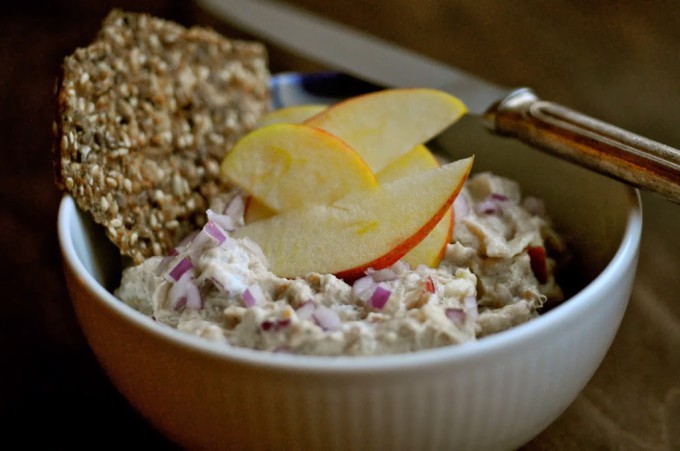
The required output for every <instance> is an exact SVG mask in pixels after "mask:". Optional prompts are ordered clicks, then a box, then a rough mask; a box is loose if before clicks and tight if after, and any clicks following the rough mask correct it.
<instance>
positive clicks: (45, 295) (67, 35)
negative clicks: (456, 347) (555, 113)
mask: <svg viewBox="0 0 680 451" xmlns="http://www.w3.org/2000/svg"><path fill="white" fill-rule="evenodd" d="M294 3H296V4H299V5H301V6H303V7H306V8H309V9H310V10H313V11H316V12H319V13H322V14H325V15H327V16H329V17H332V18H335V19H336V20H340V21H344V22H346V23H347V24H350V25H353V26H356V27H359V28H362V29H364V30H366V31H369V32H371V33H374V34H376V35H379V36H381V37H383V38H387V39H390V40H393V41H395V42H397V43H399V44H401V45H404V46H407V47H410V48H411V49H413V50H416V51H418V52H421V53H424V54H427V55H429V56H431V57H434V58H438V59H440V60H443V61H445V62H448V63H451V64H455V65H457V66H459V67H460V68H463V69H465V70H468V71H470V72H472V73H475V74H477V75H480V76H482V77H485V78H488V79H490V80H493V81H495V82H497V83H502V84H506V85H529V86H531V87H533V88H535V90H536V91H537V92H538V93H539V94H540V95H541V96H542V97H544V98H547V99H551V100H556V101H559V102H562V103H564V104H566V105H568V106H571V107H574V108H576V109H579V110H581V111H584V112H586V113H589V114H591V115H593V116H596V117H599V118H601V119H605V120H607V121H610V122H612V123H614V124H617V125H620V126H623V127H625V128H628V129H631V130H633V131H636V132H638V133H641V134H643V135H646V136H648V137H650V138H653V139H656V140H659V141H662V142H665V143H667V144H670V145H673V146H676V147H680V127H679V126H678V125H677V123H678V120H677V118H678V116H679V113H680V2H677V1H656V2H653V1H644V0H639V1H629V2H626V3H625V4H624V3H623V2H612V1H603V2H589V1H583V0H580V1H579V0H553V1H538V0H524V1H522V2H511V1H492V0H476V1H462V0H439V1H437V0H418V1H414V0H333V1H325V2H319V1H318V0H317V1H312V0H297V1H295V2H294ZM113 6H120V7H123V8H127V9H131V10H136V11H148V12H152V13H154V14H156V15H159V16H163V17H166V18H169V19H174V20H177V21H179V22H181V23H184V24H186V25H193V24H212V25H215V26H219V25H218V24H217V23H215V22H214V21H213V20H212V19H211V18H210V17H208V16H207V15H205V14H203V13H202V12H201V11H200V10H198V9H197V8H196V7H195V6H194V5H193V4H192V3H191V2H184V1H172V0H165V1H164V0H153V1H143V2H133V1H131V0H127V1H120V2H111V1H103V2H88V1H86V0H80V1H78V0H71V1H54V2H38V1H31V0H25V1H23V2H12V3H11V5H10V6H7V5H3V6H2V7H0V8H2V9H1V10H0V11H2V15H1V16H0V95H1V96H2V103H1V104H0V143H1V147H0V152H2V154H1V155H2V159H0V280H1V282H0V286H1V287H2V291H3V293H4V296H3V299H2V305H1V307H0V331H1V332H0V387H1V388H0V431H3V433H2V436H3V437H2V440H3V442H9V441H11V440H12V439H14V438H16V439H18V440H21V443H23V444H25V445H30V444H42V445H49V446H50V447H51V448H56V449H63V448H69V449H70V448H73V447H76V446H79V445H80V446H88V445H94V443H100V444H104V445H105V446H107V447H108V446H110V447H114V446H125V445H130V444H133V443H135V444H146V445H154V446H155V447H156V448H163V447H165V448H172V446H171V445H170V444H168V443H167V442H165V441H164V439H163V438H162V437H160V436H159V435H158V434H157V433H156V432H154V431H153V430H152V429H151V428H149V427H148V426H147V425H146V423H145V422H144V421H143V420H142V419H141V418H140V417H139V416H138V415H137V414H136V413H135V412H134V411H133V410H132V409H131V408H130V407H129V406H128V404H127V403H126V402H125V401H124V400H123V399H122V398H121V397H120V395H118V394H117V392H116V391H115V390H114V389H113V388H112V386H111V385H110V384H109V382H108V380H107V379H106V377H105V376H104V375H103V373H102V371H101V370H100V368H99V366H98V365H97V363H96V361H95V360H94V358H93V356H92V355H91V353H90V351H89V348H88V347H87V344H86V342H85V341H84V339H83V337H82V336H81V334H80V332H79V329H78V325H77V323H76V320H75V317H74V316H73V312H72V310H71V307H70V304H69V301H68V297H67V293H66V291H65V287H64V282H63V277H62V273H61V266H60V260H59V249H58V244H57V241H56V233H55V220H56V211H57V207H58V202H59V198H60V193H59V192H58V191H57V190H56V188H55V187H54V184H53V178H52V172H51V163H50V155H49V149H50V145H51V136H50V129H51V125H50V124H51V120H52V115H53V107H54V104H53V97H52V87H53V80H54V77H55V75H56V73H57V70H58V67H59V64H60V61H61V59H62V58H63V57H64V56H65V55H66V54H68V53H70V52H72V51H73V50H74V49H75V47H77V46H82V45H86V44H87V43H88V41H89V40H90V39H91V38H92V37H93V35H94V34H95V32H96V31H97V29H98V27H99V23H100V21H101V19H102V18H103V17H104V16H105V15H106V13H107V12H108V11H109V9H110V8H111V7H113ZM219 29H220V30H222V31H224V32H226V33H229V34H233V35H234V36H236V35H239V34H238V33H237V32H236V31H235V30H231V29H227V28H222V27H219ZM271 57H272V58H271V68H272V71H274V72H277V71H282V70H315V69H320V67H319V66H317V65H315V64H313V63H310V62H307V61H303V60H300V59H298V58H293V57H291V56H290V55H288V54H286V53H283V52H281V51H280V50H279V49H277V48H276V47H274V46H272V47H271ZM643 200H644V203H645V233H644V237H643V239H644V247H643V250H642V252H641V261H640V271H639V274H638V278H637V280H636V284H635V289H634V295H633V299H632V301H631V306H630V308H629V310H628V312H627V314H626V318H625V319H624V323H623V325H622V328H621V331H620V333H619V335H618V336H617V339H616V341H615V343H614V345H613V347H612V349H611V351H610V353H609V354H608V356H607V358H606V359H605V362H604V363H603V365H602V367H601V368H600V370H599V371H598V373H597V374H596V375H595V377H594V378H593V380H592V381H591V383H590V384H589V385H588V386H587V387H586V389H585V390H584V392H583V394H582V395H581V396H580V397H579V398H578V400H577V401H576V402H575V403H574V404H573V405H572V406H571V407H570V408H569V409H568V410H567V411H566V412H565V413H564V414H563V415H562V417H561V418H560V419H559V420H558V421H557V422H556V423H554V424H553V425H552V426H551V427H549V428H548V429H547V430H546V431H545V432H543V433H542V434H541V435H540V436H539V437H537V438H536V439H535V440H533V441H532V442H531V443H529V444H528V445H527V446H526V447H525V448H526V449H529V450H543V449H546V450H547V449H622V450H629V449H630V450H637V449H641V450H662V449H680V302H679V301H678V298H677V295H678V293H680V238H679V237H678V232H680V227H679V226H678V225H679V224H680V207H679V206H677V205H674V204H671V203H669V202H667V201H664V200H662V199H659V198H657V197H656V196H653V195H647V194H645V195H644V196H643ZM583 345H584V346H587V343H584V344H583ZM93 440H96V441H97V442H93Z"/></svg>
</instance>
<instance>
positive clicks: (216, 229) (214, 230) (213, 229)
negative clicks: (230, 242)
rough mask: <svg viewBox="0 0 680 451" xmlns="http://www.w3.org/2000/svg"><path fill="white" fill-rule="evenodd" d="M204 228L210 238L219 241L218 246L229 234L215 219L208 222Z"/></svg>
mask: <svg viewBox="0 0 680 451" xmlns="http://www.w3.org/2000/svg"><path fill="white" fill-rule="evenodd" d="M203 230H204V231H205V233H207V234H208V236H209V237H210V238H212V239H214V240H215V241H216V242H217V245H218V246H219V245H220V244H222V243H224V240H226V239H227V234H226V233H225V232H224V230H222V228H221V227H220V226H219V225H217V223H215V222H213V221H208V222H206V224H205V225H204V226H203Z"/></svg>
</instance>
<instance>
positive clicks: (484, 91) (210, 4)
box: [197, 0, 680, 203]
mask: <svg viewBox="0 0 680 451" xmlns="http://www.w3.org/2000/svg"><path fill="white" fill-rule="evenodd" d="M197 3H198V4H199V5H200V6H201V7H203V8H204V9H205V10H207V11H209V12H210V13H212V14H213V15H215V16H216V17H218V18H220V19H222V20H225V21H227V22H228V23H230V24H231V25H232V26H234V27H236V28H239V29H241V30H243V31H246V32H249V33H251V34H254V35H256V36H259V37H261V38H262V39H264V40H267V41H270V42H272V43H274V44H276V45H278V46H281V47H282V48H286V49H288V50H290V51H292V52H293V53H296V54H298V55H300V56H303V57H306V58H309V59H311V60H313V61H316V62H319V63H322V64H324V65H327V66H328V67H330V68H334V69H337V70H340V71H342V72H345V73H347V74H350V75H354V76H356V77H359V78H362V79H364V80H366V81H370V82H373V83H376V84H378V85H380V86H385V87H414V86H421V87H430V88H436V89H441V90H444V91H447V92H449V93H451V94H453V95H455V96H456V97H458V98H460V99H461V100H462V101H463V102H464V103H465V104H466V106H467V107H468V110H469V112H470V113H471V114H477V115H479V116H480V117H482V118H483V119H484V123H485V124H486V125H487V126H488V128H489V129H490V130H492V131H493V132H495V133H497V134H499V135H504V136H509V137H513V138H515V139H518V140H520V141H522V142H524V143H526V144H529V145H531V146H533V147H536V148H538V149H541V150H543V151H546V152H548V153H551V154H553V155H556V156H558V157H561V158H563V159H566V160H568V161H571V162H573V163H576V164H580V165H581V166H584V167H587V168H589V169H591V170H594V171H597V172H599V173H601V174H605V175H607V176H610V177H613V178H615V179H617V180H619V181H622V182H625V183H628V184H630V185H632V186H635V187H637V188H640V189H644V190H648V191H652V192H656V193H658V194H661V195H662V196H665V197H666V198H668V199H670V200H671V201H673V202H676V203H680V150H678V149H675V148H673V147H670V146H667V145H664V144H661V143H658V142H656V141H652V140H650V139H647V138H644V137H642V136H639V135H636V134H634V133H631V132H629V131H626V130H623V129H621V128H619V127H616V126H613V125H611V124H608V123H606V122H603V121H600V120H597V119H594V118H592V117H589V116H587V115H585V114H582V113H579V112H577V111H574V110H572V109H569V108H567V107H564V106H562V105H559V104H557V103H554V102H549V101H545V100H541V99H539V98H538V97H537V96H536V94H535V93H534V92H533V91H532V90H531V89H529V88H518V89H508V88H504V87H501V86H497V85H495V84H492V83H489V82H487V81H485V80H482V79H480V78H478V77H475V76H473V75H471V74H468V73H465V72H463V71H461V70H459V69H456V68H454V67H451V66H448V65H445V64H443V63H441V62H439V61H436V60H433V59H430V58H427V57H425V56H422V55H419V54H417V53H415V52H412V51H409V50H407V49H404V48H400V47H398V46H396V45H394V44H391V43H389V42H387V41H384V40H381V39H379V38H377V37H374V36H371V35H369V34H366V33H364V32H361V31H358V30H355V29H352V28H350V27H347V26H345V25H343V24H339V23H335V22H333V21H330V20H328V19H326V18H324V17H320V16H318V15H315V14H312V13H310V12H307V11H304V10H302V9H299V8H296V7H293V6H291V5H288V4H285V3H283V2H279V1H273V0H197Z"/></svg>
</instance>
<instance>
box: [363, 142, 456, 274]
mask: <svg viewBox="0 0 680 451" xmlns="http://www.w3.org/2000/svg"><path fill="white" fill-rule="evenodd" d="M436 167H439V162H438V161H437V159H436V158H435V156H434V155H432V153H431V152H430V151H429V150H428V149H427V147H425V146H424V145H422V144H421V145H418V146H416V147H414V148H413V149H412V150H410V151H408V152H406V153H405V154H403V155H402V156H401V157H399V158H397V159H396V160H394V161H392V163H390V164H389V165H387V166H386V167H385V168H384V169H383V170H382V171H380V172H379V173H377V174H376V178H377V179H378V183H380V184H383V183H388V182H391V181H393V180H398V179H401V178H404V177H408V176H409V175H411V174H416V173H418V172H423V171H427V170H428V169H432V168H436ZM452 235H453V208H450V209H449V210H448V211H447V212H446V214H445V215H444V217H443V218H442V219H441V220H440V221H439V223H438V224H437V225H436V226H435V228H434V229H432V231H431V232H430V234H429V235H427V236H426V237H425V239H423V241H421V242H420V243H418V245H417V246H416V247H414V248H413V249H411V250H410V251H409V252H408V253H407V254H406V255H404V258H403V260H405V261H406V262H407V263H408V264H409V265H410V266H411V268H415V267H417V266H418V265H421V264H422V265H427V266H430V267H432V268H435V267H437V265H439V262H441V260H442V258H444V253H445V252H446V245H447V244H449V243H450V242H451V236H452Z"/></svg>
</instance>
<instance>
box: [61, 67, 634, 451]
mask: <svg viewBox="0 0 680 451" xmlns="http://www.w3.org/2000/svg"><path fill="white" fill-rule="evenodd" d="M343 80H344V79H342V77H340V78H337V77H334V76H333V75H317V76H315V77H311V78H310V77H300V76H297V75H291V74H288V75H284V76H279V77H277V78H276V80H275V83H274V87H275V102H276V104H277V105H278V106H280V105H286V104H292V103H304V102H311V101H328V100H329V99H328V98H326V97H327V96H335V95H340V96H342V95H346V94H350V93H351V92H350V91H345V92H340V93H339V94H338V92H339V91H337V89H339V87H343V88H346V87H347V83H346V80H344V81H343ZM310 87H311V88H310ZM352 89H356V86H354V87H353V88H352ZM310 90H311V91H313V92H310ZM319 96H321V97H319ZM434 144H436V145H437V146H439V147H441V148H444V149H450V150H451V152H452V154H453V155H454V158H455V157H462V156H467V155H469V154H472V153H474V154H475V155H476V161H475V170H477V171H479V170H486V169H490V170H493V171H495V172H497V173H499V174H501V175H506V176H509V177H513V178H515V179H517V180H519V181H520V182H521V184H522V186H523V188H524V191H525V192H526V193H531V194H537V195H540V196H542V197H543V198H544V199H545V200H546V202H547V206H548V209H549V212H550V214H551V215H552V216H553V217H554V219H555V222H556V224H557V226H558V229H560V230H561V231H562V232H563V233H564V234H565V235H566V237H567V238H568V240H569V242H570V245H571V246H572V249H573V251H574V253H575V258H576V260H575V261H576V263H577V264H578V268H579V269H580V270H581V273H582V276H583V282H582V283H581V285H579V286H577V287H576V290H577V293H576V294H574V295H573V296H572V297H571V298H570V299H569V300H568V301H567V302H565V303H564V304H562V305H561V306H559V307H557V308H555V309H553V310H551V311H549V312H547V313H545V314H544V315H542V316H541V317H539V318H536V319H535V320H533V321H530V322H529V323H526V324H523V325H520V326H518V327H515V328H514V329H511V330H508V331H505V332H502V333H499V334H497V335H494V336H489V337H486V338H484V339H481V340H479V341H477V342H474V343H470V344H466V345H463V346H458V347H447V348H440V349H434V350H428V351H422V352H418V353H413V354H403V355H392V356H381V357H348V358H323V357H303V356H291V355H285V354H277V355H272V354H269V353H264V352H258V351H252V350H247V349H228V348H226V347H224V346H220V345H218V344H214V343H209V342H207V341H203V340H201V339H200V338H197V337H193V336H188V335H185V334H183V333H181V332H178V331H176V330H172V329H169V328H167V327H164V326H161V325H159V324H156V323H155V322H154V321H152V320H151V319H150V318H148V317H146V316H144V315H142V314H141V313H139V312H137V311H134V310H133V309H131V308H130V307H128V306H127V305H125V304H123V303H122V302H120V301H119V300H118V299H116V298H115V297H114V296H113V295H112V294H111V291H110V290H112V289H113V288H114V287H115V285H116V283H117V277H118V276H119V272H120V259H119V257H118V254H117V252H116V250H115V249H113V248H112V246H111V245H110V244H109V243H108V241H107V240H106V238H105V236H104V234H103V233H102V231H101V230H100V228H99V227H98V226H95V225H94V224H93V223H92V222H91V221H90V219H89V216H87V215H85V214H82V213H81V212H80V211H79V210H78V209H77V208H76V207H75V204H74V202H73V200H72V199H71V198H70V197H69V196H65V197H64V198H63V201H62V203H61V207H60V211H59V220H58V232H59V240H60V243H61V249H62V252H63V259H64V268H65V274H66V279H67V283H68V287H69V291H70V294H71V297H72V299H73V305H74V307H75V312H76V314H77V317H78V320H79V322H80V324H81V326H82V329H83V331H84V333H85V336H86V337H87V339H88V340H89V343H90V345H91V347H92V349H93V351H94V353H95V354H96V356H97V357H98V359H99V361H100V362H101V365H102V366H103V368H104V369H105V370H106V372H107V374H108V375H109V377H110V378H111V380H112V381H113V383H114V384H115V386H116V387H117V388H118V389H119V390H120V391H121V392H122V393H123V395H124V396H126V397H127V399H128V400H129V401H130V402H131V404H132V405H133V406H135V407H136V408H137V409H138V410H139V412H141V413H142V415H144V416H145V417H146V418H147V419H148V420H149V421H150V422H151V423H152V424H153V425H155V426H156V427H157V428H158V429H160V430H161V431H163V432H164V433H165V434H166V435H167V436H168V437H169V438H171V439H173V440H175V441H177V442H178V443H180V444H182V445H183V446H186V447H189V448H232V449H277V450H283V449H311V450H318V449H325V450H341V449H346V450H359V449H369V450H392V451H394V450H400V449H403V450H427V449H456V450H464V449H474V450H483V449H494V450H498V449H513V448H516V447H518V446H520V445H522V444H523V443H525V442H527V441H528V440H530V439H531V438H532V437H534V436H535V435H537V434H538V433H539V432H540V431H541V430H543V429H544V428H545V427H546V426H548V425H549V424H550V423H551V422H552V421H554V420H555V419H556V418H557V417H558V416H559V415H560V413H561V412H562V411H564V409H566V408H567V406H569V404H570V403H571V402H572V401H573V400H574V399H575V398H576V397H577V396H578V394H579V392H580V391H581V389H582V388H583V387H584V385H585V384H586V383H587V382H588V380H589V379H590V378H591V376H592V375H593V373H594V372H595V370H596V369H597V367H598V365H599V364H600V362H601V361H602V359H603V357H604V355H605V353H606V352H607V350H608V348H609V346H610V344H611V341H612V339H613V337H614V335H615V334H616V331H617V329H618V326H619V324H620V321H621V318H622V316H623V314H624V311H625V309H626V305H627V303H628V299H629V296H630V292H631V286H632V283H633V279H634V275H635V269H636V263H637V254H638V247H639V243H640V234H641V226H642V224H641V207H640V200H639V196H638V194H637V192H636V191H635V190H633V189H631V188H628V187H626V186H623V185H621V184H619V183H617V182H614V181H612V180H609V179H607V178H604V177H602V176H599V175H596V174H594V173H591V172H588V171H586V170H582V169H580V168H578V167H575V166H572V165H570V164H567V163H564V162H562V161H559V160H557V159H555V158H552V157H549V156H546V155H543V154H541V153H539V152H537V151H534V150H532V149H529V148H527V147H525V146H523V145H520V144H517V143H514V142H511V141H508V140H506V139H504V138H498V137H495V136H492V135H491V134H490V133H488V132H486V131H485V130H484V129H483V127H481V125H480V124H478V123H477V122H476V121H475V120H474V119H473V118H468V119H465V120H463V121H461V122H460V123H459V124H458V125H456V126H455V127H454V128H453V129H452V130H451V131H449V132H448V133H446V134H445V135H444V136H443V137H442V138H441V139H440V140H438V141H437V142H436V143H434Z"/></svg>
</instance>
